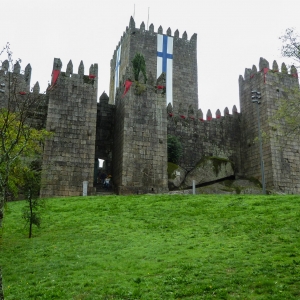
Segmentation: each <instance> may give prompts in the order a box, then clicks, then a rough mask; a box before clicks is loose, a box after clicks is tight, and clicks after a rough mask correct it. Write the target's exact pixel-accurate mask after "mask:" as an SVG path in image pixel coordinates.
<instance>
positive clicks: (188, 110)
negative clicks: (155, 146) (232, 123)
mask: <svg viewBox="0 0 300 300" xmlns="http://www.w3.org/2000/svg"><path fill="white" fill-rule="evenodd" d="M167 113H168V116H169V117H170V118H174V119H176V121H177V120H179V121H180V120H183V121H184V122H194V123H195V122H196V123H197V122H210V121H212V120H219V119H222V118H226V117H227V116H230V115H232V116H238V115H239V113H238V111H237V108H236V106H235V105H234V106H233V107H232V112H231V114H230V113H229V109H228V107H225V109H224V111H223V116H222V115H221V111H220V110H219V109H217V110H216V112H215V116H214V117H213V115H212V113H211V110H210V109H208V110H207V113H206V119H204V117H203V112H202V109H198V110H194V108H193V107H192V106H191V105H190V106H189V107H186V106H185V105H184V103H180V104H179V108H178V109H173V107H172V105H171V104H170V103H169V105H168V106H167Z"/></svg>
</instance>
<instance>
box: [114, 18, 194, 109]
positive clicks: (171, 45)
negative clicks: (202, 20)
mask: <svg viewBox="0 0 300 300" xmlns="http://www.w3.org/2000/svg"><path fill="white" fill-rule="evenodd" d="M136 53H141V54H142V55H143V56H144V58H145V61H146V71H147V73H151V74H152V76H153V77H154V78H158V77H159V76H160V75H161V73H162V72H165V73H166V106H167V104H168V103H171V104H172V105H173V106H174V107H175V108H177V107H178V104H179V102H181V101H182V100H183V99H184V101H185V103H186V105H187V106H190V105H191V106H192V107H193V108H194V109H195V110H197V109H198V78H197V35H196V34H193V35H192V37H191V38H190V39H189V40H188V38H187V33H186V32H184V33H183V35H182V37H179V32H178V30H176V31H175V33H174V35H172V32H171V29H170V28H168V29H167V31H166V33H165V34H164V33H163V29H162V27H161V26H160V27H159V28H158V30H157V32H155V31H154V26H153V24H151V25H150V26H149V29H145V24H144V22H143V23H142V24H141V25H140V28H136V26H135V22H134V20H133V18H132V17H131V19H130V23H129V27H127V28H126V32H124V33H123V36H122V37H121V40H120V42H119V44H118V46H117V48H116V50H115V51H114V55H113V58H112V60H111V64H110V69H111V74H110V91H109V98H110V103H111V104H113V103H115V99H116V90H117V88H118V87H119V86H120V80H122V76H124V74H125V70H126V67H131V65H132V64H131V62H132V60H133V58H134V56H135V55H136ZM132 79H133V78H132ZM187 83H188V84H187Z"/></svg>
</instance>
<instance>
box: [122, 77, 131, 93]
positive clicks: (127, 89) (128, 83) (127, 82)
mask: <svg viewBox="0 0 300 300" xmlns="http://www.w3.org/2000/svg"><path fill="white" fill-rule="evenodd" d="M131 85H132V81H130V80H126V81H125V83H124V86H125V90H124V93H123V95H122V97H124V96H125V95H126V93H127V92H128V91H129V89H130V87H131Z"/></svg>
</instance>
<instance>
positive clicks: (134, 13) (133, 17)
mask: <svg viewBox="0 0 300 300" xmlns="http://www.w3.org/2000/svg"><path fill="white" fill-rule="evenodd" d="M134 17H135V3H134V4H133V20H134Z"/></svg>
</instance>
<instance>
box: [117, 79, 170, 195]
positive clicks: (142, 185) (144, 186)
mask: <svg viewBox="0 0 300 300" xmlns="http://www.w3.org/2000/svg"><path fill="white" fill-rule="evenodd" d="M123 78H126V76H123ZM150 82H151V79H149V84H147V85H145V84H143V83H140V82H134V83H131V82H129V81H127V82H126V80H125V81H122V86H121V88H119V89H118V90H117V94H116V104H115V105H116V115H115V130H114V150H113V180H114V184H115V187H116V192H117V193H118V194H131V193H134V194H145V193H162V192H167V191H168V175H167V113H166V106H165V103H166V96H165V94H163V92H162V90H160V91H157V90H156V89H155V88H154V84H153V83H152V84H151V83H150ZM124 84H125V86H126V87H125V88H124V87H123V86H124ZM159 84H160V83H159Z"/></svg>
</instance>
